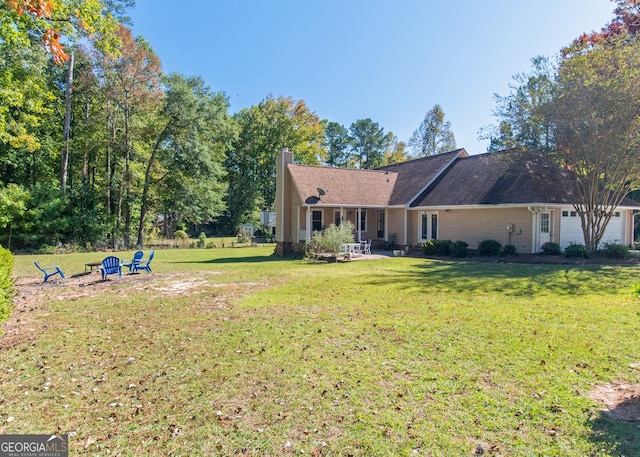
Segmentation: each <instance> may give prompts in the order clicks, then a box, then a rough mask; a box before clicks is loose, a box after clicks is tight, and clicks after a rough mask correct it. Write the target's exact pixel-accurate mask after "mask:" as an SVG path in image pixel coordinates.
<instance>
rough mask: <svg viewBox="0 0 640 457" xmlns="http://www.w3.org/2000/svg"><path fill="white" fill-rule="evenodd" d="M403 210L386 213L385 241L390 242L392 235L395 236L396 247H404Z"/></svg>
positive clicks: (391, 210)
mask: <svg viewBox="0 0 640 457" xmlns="http://www.w3.org/2000/svg"><path fill="white" fill-rule="evenodd" d="M404 216H405V209H404V208H393V209H390V210H388V211H387V233H386V237H387V240H390V239H391V238H390V237H391V236H392V235H395V243H396V245H398V246H400V245H404V244H405V242H406V240H405V238H404Z"/></svg>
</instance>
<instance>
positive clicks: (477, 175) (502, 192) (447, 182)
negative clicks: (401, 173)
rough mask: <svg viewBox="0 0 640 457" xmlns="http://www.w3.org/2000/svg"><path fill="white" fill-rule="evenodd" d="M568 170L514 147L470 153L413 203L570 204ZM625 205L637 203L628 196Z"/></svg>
mask: <svg viewBox="0 0 640 457" xmlns="http://www.w3.org/2000/svg"><path fill="white" fill-rule="evenodd" d="M567 179H569V177H568V171H567V170H564V169H562V168H560V167H558V166H557V165H555V164H554V163H553V162H550V161H548V160H546V159H545V158H543V157H541V156H539V155H534V154H528V155H526V154H523V155H521V154H512V153H510V151H503V152H494V153H486V154H480V155H474V156H468V157H464V158H460V159H458V160H456V161H455V162H454V163H453V165H452V166H451V167H450V168H449V169H447V170H446V171H444V172H443V173H442V174H441V175H440V176H439V178H438V179H437V180H436V181H435V182H434V183H433V184H432V185H430V186H429V187H428V188H427V189H426V190H425V191H424V192H423V193H422V194H421V195H420V196H419V197H418V198H416V199H415V200H414V201H413V203H412V204H411V207H421V206H467V205H469V206H475V205H507V204H528V203H531V204H567V205H570V204H572V203H573V202H574V201H575V197H573V196H572V192H570V190H568V189H567V188H566V186H562V185H559V184H558V183H560V182H562V181H566V180H567ZM623 206H637V203H635V202H633V201H631V200H629V199H625V200H624V201H623Z"/></svg>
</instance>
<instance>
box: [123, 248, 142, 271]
mask: <svg viewBox="0 0 640 457" xmlns="http://www.w3.org/2000/svg"><path fill="white" fill-rule="evenodd" d="M143 256H144V252H142V251H136V253H135V254H133V259H132V260H123V261H122V266H123V267H129V273H131V272H132V271H134V272H135V266H136V265H138V264H139V263H140V260H142V257H143Z"/></svg>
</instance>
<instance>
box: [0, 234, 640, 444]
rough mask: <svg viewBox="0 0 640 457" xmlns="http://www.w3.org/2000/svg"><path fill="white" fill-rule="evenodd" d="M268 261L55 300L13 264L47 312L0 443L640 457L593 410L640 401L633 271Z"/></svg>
mask: <svg viewBox="0 0 640 457" xmlns="http://www.w3.org/2000/svg"><path fill="white" fill-rule="evenodd" d="M272 251H273V247H272V246H267V247H259V248H242V249H230V248H226V249H206V250H205V249H203V250H161V251H156V258H155V259H154V263H153V264H152V267H154V273H153V275H151V276H147V275H145V274H142V275H136V276H126V277H123V280H122V281H118V280H117V279H116V280H111V281H108V282H107V283H100V282H96V283H95V284H94V283H86V284H84V285H78V284H77V283H76V284H73V283H72V282H69V283H68V284H64V285H63V283H60V282H56V283H55V284H51V285H46V287H45V286H42V285H39V284H35V283H36V282H37V281H39V280H41V278H39V277H38V274H37V273H39V272H37V271H34V270H35V267H32V260H33V259H34V258H36V259H38V258H37V257H33V256H29V257H20V256H19V257H16V260H15V275H16V277H17V278H18V280H19V282H20V283H31V286H30V287H31V289H30V290H31V291H32V293H33V295H34V296H36V295H37V296H39V297H43V298H42V299H41V300H40V301H38V302H37V305H36V306H33V308H34V309H33V311H32V312H31V313H29V315H30V316H31V317H32V318H33V319H34V325H33V328H34V329H35V330H34V332H35V335H34V336H36V340H35V343H31V344H21V345H18V346H16V347H13V348H11V349H8V350H2V351H1V352H0V354H1V357H0V386H1V389H0V433H53V432H58V431H59V432H62V433H71V437H70V446H71V453H70V455H124V456H128V455H131V456H133V455H157V456H161V455H162V456H164V455H180V456H198V455H203V456H204V455H225V456H226V455H245V456H248V455H252V456H258V455H302V454H304V455H313V456H320V455H321V456H348V455H350V456H386V455H399V456H402V455H407V456H409V455H421V456H470V455H474V453H475V452H476V449H479V446H482V448H483V449H484V452H485V455H490V456H507V455H508V456H614V455H638V453H640V437H639V436H638V429H637V428H636V426H635V424H626V423H616V422H613V421H612V420H610V419H608V418H607V416H605V415H603V414H601V412H600V411H599V407H598V405H597V404H595V403H594V401H592V400H590V399H589V397H588V393H589V391H590V390H591V389H592V388H593V386H594V385H597V384H602V383H608V382H612V381H614V380H624V381H627V382H632V383H635V382H639V378H640V372H639V371H638V370H637V369H635V368H632V367H633V366H635V365H633V364H634V363H635V362H638V358H639V357H640V356H638V354H640V338H638V329H639V327H640V317H639V316H638V311H639V310H638V299H637V297H636V296H635V294H634V287H635V283H636V281H637V279H636V278H637V277H638V267H613V266H574V265H572V266H567V265H520V264H518V265H515V264H501V263H476V262H464V261H461V262H446V261H435V260H426V259H420V258H407V257H403V258H389V259H383V260H375V261H362V262H351V263H345V264H320V263H308V262H305V261H298V260H285V259H278V258H276V257H273V256H271V253H272ZM127 255H129V256H130V255H131V253H122V254H120V256H121V257H126V256H127ZM96 257H98V259H96ZM100 258H101V257H100V255H96V254H90V253H89V254H69V255H64V256H59V257H55V256H46V257H44V258H42V259H38V260H39V261H40V260H42V263H45V264H47V265H50V264H58V265H60V266H61V267H62V268H63V269H65V272H66V273H67V275H68V276H71V274H73V273H74V272H75V273H77V272H82V271H83V267H84V263H86V262H89V261H94V260H100ZM31 278H33V280H31ZM80 280H82V279H80ZM478 452H479V451H478Z"/></svg>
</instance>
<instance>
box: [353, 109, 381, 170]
mask: <svg viewBox="0 0 640 457" xmlns="http://www.w3.org/2000/svg"><path fill="white" fill-rule="evenodd" d="M349 133H350V135H351V144H352V146H351V151H352V156H351V162H350V164H349V165H350V166H353V167H354V168H376V167H379V166H380V165H381V164H382V159H383V158H384V151H385V149H386V148H387V147H388V145H389V143H390V140H391V138H390V137H389V136H388V135H385V133H384V129H383V128H382V127H380V126H379V125H378V123H377V122H373V120H371V119H369V118H367V119H359V120H357V121H355V122H354V123H352V124H351V126H350V127H349Z"/></svg>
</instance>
